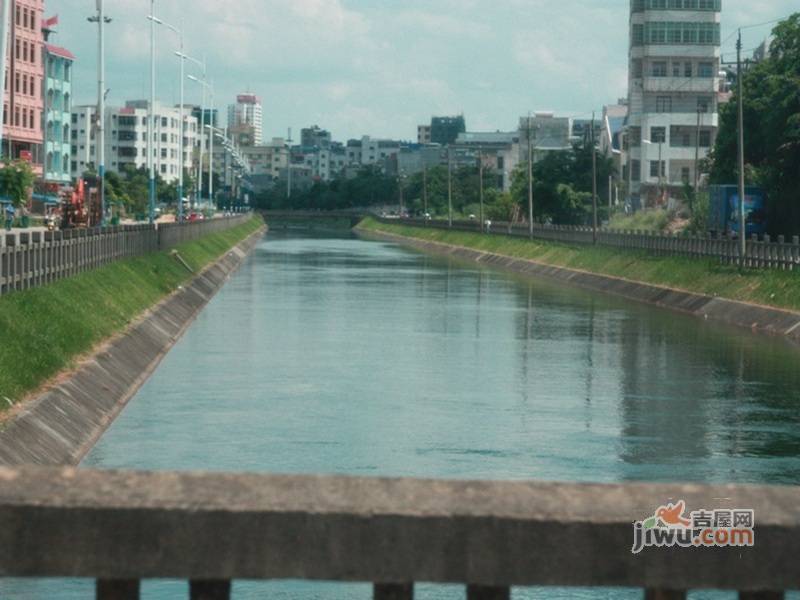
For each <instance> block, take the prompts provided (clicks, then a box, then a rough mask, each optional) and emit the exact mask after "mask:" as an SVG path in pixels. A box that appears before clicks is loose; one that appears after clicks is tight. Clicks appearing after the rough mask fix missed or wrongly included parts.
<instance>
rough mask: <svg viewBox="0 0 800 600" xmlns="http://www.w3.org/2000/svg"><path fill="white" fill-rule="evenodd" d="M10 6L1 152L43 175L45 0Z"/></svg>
mask: <svg viewBox="0 0 800 600" xmlns="http://www.w3.org/2000/svg"><path fill="white" fill-rule="evenodd" d="M11 9H12V12H11V15H10V25H11V27H10V28H9V29H10V31H9V39H8V53H7V55H6V77H5V94H4V96H3V154H4V155H5V156H10V157H11V158H15V159H16V158H22V159H24V160H28V161H30V162H31V164H32V165H33V170H34V172H35V173H36V174H37V175H42V170H43V169H42V159H43V156H42V155H43V151H42V147H43V144H44V135H43V131H42V111H43V110H44V98H43V91H44V85H43V78H44V68H43V66H42V61H43V58H44V55H43V50H42V45H43V38H42V13H43V12H44V1H43V0H16V1H15V2H13V3H12V6H11Z"/></svg>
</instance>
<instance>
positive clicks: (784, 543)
mask: <svg viewBox="0 0 800 600" xmlns="http://www.w3.org/2000/svg"><path fill="white" fill-rule="evenodd" d="M0 482H2V483H1V485H0V575H2V576H5V577H80V578H93V579H95V580H96V582H97V583H96V589H97V598H98V599H99V600H134V599H137V598H139V589H140V581H141V580H142V579H155V578H158V579H161V578H168V579H184V580H189V582H190V598H192V599H193V600H201V599H202V600H224V599H228V598H229V597H230V592H231V581H232V580H235V579H249V580H268V579H269V580H275V579H309V580H326V581H341V582H370V583H372V584H373V590H374V592H373V597H374V598H375V599H376V600H411V599H412V598H413V593H414V583H415V582H429V583H440V584H453V583H457V584H464V585H465V587H466V591H467V598H468V600H507V599H508V598H509V597H510V587H511V586H559V587H562V586H566V587H575V586H581V587H615V588H616V587H627V588H634V587H635V588H644V589H645V590H646V598H647V599H649V600H672V599H680V598H685V597H686V591H687V590H691V589H707V588H713V589H724V590H739V597H740V598H742V599H747V600H772V599H777V598H783V596H784V594H783V591H782V590H786V589H796V588H800V570H798V569H797V564H796V563H797V556H800V505H798V503H797V498H798V495H800V490H798V488H794V487H755V486H734V485H724V486H706V485H690V484H687V485H671V484H670V485H668V484H637V483H630V484H621V485H597V484H558V483H528V482H500V481H497V482H489V481H452V480H414V479H379V478H353V477H337V476H290V475H244V474H231V473H218V474H203V473H169V472H120V471H116V472H111V471H106V472H102V471H93V470H89V469H72V468H68V469H59V468H51V467H30V466H25V467H19V468H0ZM678 499H683V500H685V501H686V503H687V506H689V507H692V508H698V507H704V508H707V509H714V508H716V507H720V506H728V507H730V506H732V505H735V506H736V507H740V508H752V509H753V510H754V511H755V540H754V542H755V544H754V546H753V547H748V548H702V549H701V548H679V547H674V548H645V549H644V550H643V551H642V552H641V553H640V554H633V553H632V552H631V549H632V544H633V540H634V527H633V522H634V521H635V520H639V519H644V518H646V517H648V516H651V515H653V511H654V509H655V508H656V507H657V506H658V505H659V504H661V503H664V502H666V501H668V500H673V501H675V500H678Z"/></svg>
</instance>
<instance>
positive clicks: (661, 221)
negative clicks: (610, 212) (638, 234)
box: [608, 208, 671, 232]
mask: <svg viewBox="0 0 800 600" xmlns="http://www.w3.org/2000/svg"><path fill="white" fill-rule="evenodd" d="M670 221H671V217H670V214H669V212H668V211H666V210H664V209H663V208H657V209H654V210H640V211H638V212H636V213H633V214H632V215H626V214H622V213H618V214H615V215H614V216H613V217H611V222H610V223H609V225H608V226H609V228H611V229H630V230H634V231H635V230H641V231H656V232H661V231H664V230H665V229H666V228H667V225H669V223H670Z"/></svg>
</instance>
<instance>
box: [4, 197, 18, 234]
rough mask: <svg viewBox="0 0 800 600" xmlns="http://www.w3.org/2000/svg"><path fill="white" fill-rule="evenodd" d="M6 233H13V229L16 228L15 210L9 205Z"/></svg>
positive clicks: (7, 207) (7, 205) (7, 206)
mask: <svg viewBox="0 0 800 600" xmlns="http://www.w3.org/2000/svg"><path fill="white" fill-rule="evenodd" d="M5 212H6V231H11V228H12V227H13V226H14V214H15V212H16V211H15V210H14V207H13V206H12V205H11V204H10V203H9V204H6V211H5Z"/></svg>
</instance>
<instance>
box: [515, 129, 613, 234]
mask: <svg viewBox="0 0 800 600" xmlns="http://www.w3.org/2000/svg"><path fill="white" fill-rule="evenodd" d="M613 173H614V163H613V161H612V160H611V159H609V158H607V157H604V156H598V157H597V182H598V204H599V205H600V206H601V207H602V206H605V205H607V204H608V190H607V188H608V186H606V185H603V182H605V181H608V178H609V176H610V175H612V174H613ZM591 191H592V149H591V146H590V145H585V144H584V145H581V144H576V145H574V146H573V147H572V149H571V150H562V151H558V152H548V153H547V154H546V155H545V156H544V157H543V158H542V159H541V160H539V161H538V162H536V163H535V164H534V165H533V217H534V220H538V221H541V222H545V221H549V222H552V223H557V224H560V225H581V224H586V223H588V220H589V218H590V216H591V207H590V206H587V204H588V205H590V204H591ZM511 194H512V196H513V198H514V200H515V201H516V202H517V203H518V204H519V205H520V208H521V210H522V214H525V215H527V214H528V209H527V206H528V168H527V164H526V163H522V164H520V165H518V166H517V169H516V170H515V171H514V174H513V179H512V183H511ZM586 194H589V195H588V201H587V200H586V198H587V196H586Z"/></svg>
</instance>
